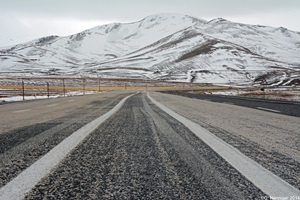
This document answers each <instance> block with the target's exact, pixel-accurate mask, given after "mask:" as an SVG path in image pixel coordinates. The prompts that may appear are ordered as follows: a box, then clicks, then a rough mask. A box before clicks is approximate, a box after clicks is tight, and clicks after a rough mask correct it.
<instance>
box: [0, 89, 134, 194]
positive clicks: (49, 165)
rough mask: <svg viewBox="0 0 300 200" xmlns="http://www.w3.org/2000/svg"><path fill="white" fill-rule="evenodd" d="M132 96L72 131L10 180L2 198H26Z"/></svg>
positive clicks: (2, 189) (0, 191) (2, 192)
mask: <svg viewBox="0 0 300 200" xmlns="http://www.w3.org/2000/svg"><path fill="white" fill-rule="evenodd" d="M131 96H132V95H129V96H127V97H125V98H124V99H122V100H121V101H120V102H119V103H118V104H117V105H116V106H115V107H114V108H113V109H111V110H110V111H108V112H107V113H105V114H104V115H102V116H100V117H98V118H97V119H95V120H94V121H92V122H90V123H88V124H86V125H85V126H83V127H82V128H80V129H79V130H77V131H75V132H74V133H72V134H71V135H70V136H69V137H67V138H66V139H64V140H63V141H62V142H61V143H59V144H58V145H57V146H55V147H54V148H53V149H51V150H50V151H49V152H48V153H46V154H45V155H44V156H43V157H41V158H40V159H39V160H37V161H36V162H35V163H33V164H32V165H31V166H30V167H28V168H27V169H25V170H24V171H23V172H22V173H21V174H19V175H18V176H17V177H15V178H14V179H13V180H11V181H10V182H8V183H7V184H6V185H5V186H3V187H2V188H1V189H0V199H24V198H25V196H26V194H27V193H28V192H30V191H31V190H32V189H33V188H34V187H35V185H36V184H37V183H38V182H39V181H40V180H41V179H42V178H44V177H46V176H47V175H48V174H49V173H50V172H51V171H52V170H53V169H54V168H55V167H56V166H57V165H58V164H59V163H60V162H61V161H62V160H63V159H64V158H65V157H67V155H68V154H69V153H70V152H71V151H72V150H73V149H74V148H75V147H76V146H78V145H79V144H80V143H81V142H82V141H83V140H84V139H85V138H86V137H87V136H89V134H90V133H91V132H92V131H94V130H95V129H96V128H97V127H98V126H100V125H101V124H102V123H103V122H104V121H105V120H107V119H108V118H109V117H110V116H112V115H113V114H114V113H115V112H117V111H118V110H119V109H120V108H121V107H122V105H123V104H124V102H125V101H126V100H127V99H128V98H129V97H131Z"/></svg>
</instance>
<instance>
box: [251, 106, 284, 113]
mask: <svg viewBox="0 0 300 200" xmlns="http://www.w3.org/2000/svg"><path fill="white" fill-rule="evenodd" d="M256 108H257V109H260V110H265V111H270V112H275V113H280V112H281V111H279V110H273V109H269V108H263V107H256Z"/></svg>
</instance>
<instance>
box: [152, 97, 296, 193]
mask: <svg viewBox="0 0 300 200" xmlns="http://www.w3.org/2000/svg"><path fill="white" fill-rule="evenodd" d="M151 96H152V97H153V98H155V99H156V100H157V101H159V102H161V103H163V104H164V105H166V106H167V107H169V108H171V109H172V110H174V111H175V112H177V113H179V114H181V115H183V116H185V117H186V118H188V119H190V120H192V121H194V122H196V123H198V124H200V125H201V126H202V127H203V128H205V129H207V130H209V131H210V132H211V133H213V134H215V135H216V136H218V137H219V138H221V139H223V140H224V141H225V142H227V143H229V144H230V145H232V146H234V147H235V148H237V149H238V150H240V151H241V152H242V153H244V154H245V155H246V156H248V157H250V158H251V159H253V160H255V161H256V162H258V163H259V164H261V165H262V166H264V167H265V168H266V169H268V170H270V171H271V172H273V173H274V174H276V175H277V176H279V177H281V178H282V179H284V180H285V181H287V182H288V183H290V184H291V185H293V186H294V187H296V188H298V189H300V167H299V166H300V133H299V130H300V118H298V117H291V116H286V115H280V114H274V113H270V112H265V111H259V110H255V109H249V108H244V107H240V106H234V105H228V104H221V103H214V102H209V101H203V100H198V99H193V98H186V97H181V96H177V95H169V94H162V93H152V94H151Z"/></svg>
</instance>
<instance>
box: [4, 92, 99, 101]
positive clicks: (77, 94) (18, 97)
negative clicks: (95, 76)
mask: <svg viewBox="0 0 300 200" xmlns="http://www.w3.org/2000/svg"><path fill="white" fill-rule="evenodd" d="M95 93H98V92H95V91H85V92H84V95H90V94H95ZM79 95H83V91H73V92H68V93H66V95H65V96H66V97H71V96H79ZM59 97H64V95H63V94H60V95H51V96H49V98H59ZM37 99H48V96H25V101H27V100H37ZM12 101H23V96H11V97H4V98H0V102H12Z"/></svg>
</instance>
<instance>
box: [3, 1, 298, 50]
mask: <svg viewBox="0 0 300 200" xmlns="http://www.w3.org/2000/svg"><path fill="white" fill-rule="evenodd" d="M157 13H178V14H186V15H190V16H194V17H197V18H200V19H205V20H211V19H213V18H217V17H222V18H225V19H228V20H231V21H234V22H240V23H246V24H260V25H268V26H274V27H280V26H283V27H286V28H288V29H291V30H294V31H298V32H300V0H0V46H6V45H9V44H12V43H20V42H25V41H28V40H32V39H36V38H39V37H43V36H47V35H60V36H65V35H70V34H74V33H77V32H80V31H83V30H85V29H88V28H92V27H95V26H98V25H102V24H107V23H112V22H133V21H138V20H141V19H143V18H145V17H146V16H148V15H152V14H157Z"/></svg>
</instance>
